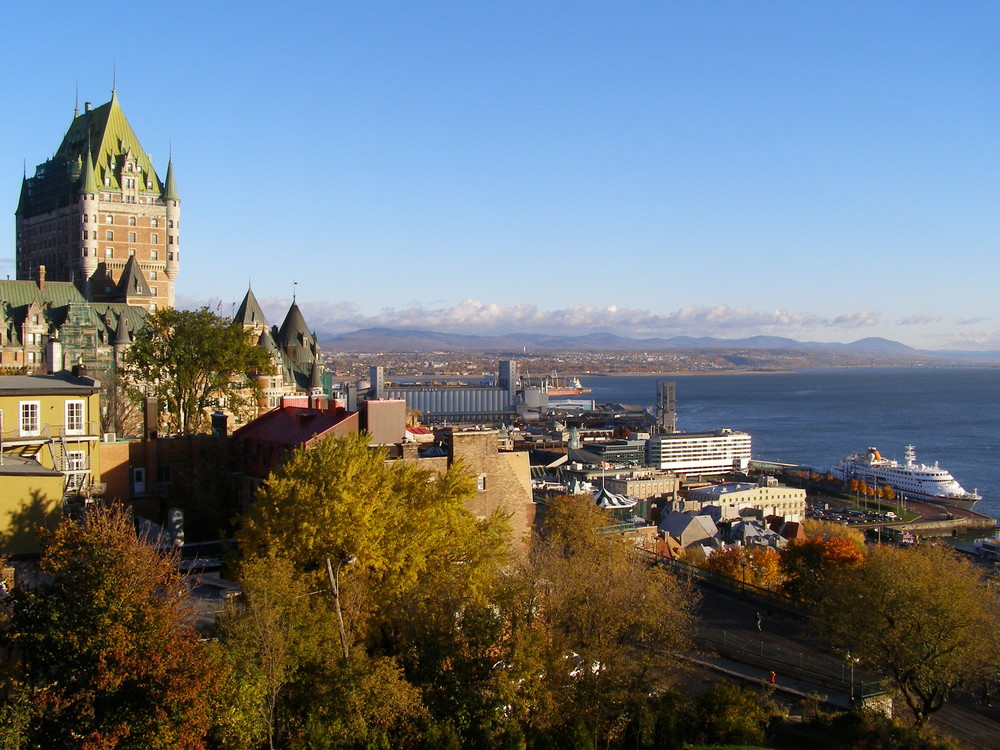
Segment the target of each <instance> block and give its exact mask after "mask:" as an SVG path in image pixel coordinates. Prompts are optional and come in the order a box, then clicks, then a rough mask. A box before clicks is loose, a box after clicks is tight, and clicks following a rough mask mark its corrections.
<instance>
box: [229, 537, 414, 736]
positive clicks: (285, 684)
mask: <svg viewBox="0 0 1000 750" xmlns="http://www.w3.org/2000/svg"><path fill="white" fill-rule="evenodd" d="M239 582H240V587H241V594H240V596H239V597H238V598H237V599H236V600H235V601H234V602H232V603H231V604H230V605H229V607H227V610H226V613H225V615H224V617H223V618H222V620H221V622H220V627H219V637H220V642H221V644H222V646H223V650H224V653H225V656H226V662H227V664H228V666H229V670H228V671H227V681H226V684H225V686H224V688H223V696H222V700H221V701H220V703H221V705H222V707H223V711H224V715H222V716H220V718H219V722H218V726H217V729H216V732H215V734H216V739H217V741H218V742H219V744H221V745H223V746H225V747H231V748H255V747H259V746H260V744H261V742H262V741H266V743H267V745H268V747H270V748H274V747H287V746H289V745H294V744H295V743H296V742H297V741H299V740H298V739H296V738H299V739H301V738H304V737H312V738H313V739H315V740H316V741H317V742H318V743H320V744H323V745H324V746H331V747H338V746H343V747H353V746H356V745H364V744H366V743H367V744H369V745H374V746H378V745H379V743H382V744H386V743H388V741H389V737H390V735H392V736H394V737H395V738H396V740H397V741H396V742H395V745H396V746H398V747H402V746H405V745H406V744H407V743H406V742H404V741H403V738H406V737H412V736H415V734H416V730H415V725H416V722H417V721H418V720H419V719H420V718H421V717H422V716H423V714H424V711H423V706H422V704H421V701H420V695H419V693H418V692H417V690H416V689H415V688H413V687H412V686H410V685H409V684H407V683H406V681H405V680H404V679H403V678H402V675H401V671H400V669H399V667H398V666H397V665H396V663H395V662H394V660H392V659H390V658H374V659H370V658H369V657H368V656H367V654H365V653H364V652H363V651H360V650H358V649H355V650H354V651H353V653H352V654H351V657H350V659H349V660H348V661H347V662H345V661H344V660H343V659H342V658H341V649H340V644H339V642H338V641H339V636H338V633H337V628H336V625H335V624H334V622H335V619H334V615H333V612H332V611H331V606H330V598H331V597H330V592H329V591H328V590H323V589H319V590H312V591H311V590H310V587H309V585H307V584H308V583H309V577H308V576H306V575H303V574H302V573H301V572H300V571H297V570H296V569H295V567H294V566H293V565H292V563H291V562H290V561H289V560H285V559H282V558H279V557H275V556H273V555H270V556H267V557H263V558H252V559H248V560H244V561H243V562H242V564H241V566H240V573H239Z"/></svg>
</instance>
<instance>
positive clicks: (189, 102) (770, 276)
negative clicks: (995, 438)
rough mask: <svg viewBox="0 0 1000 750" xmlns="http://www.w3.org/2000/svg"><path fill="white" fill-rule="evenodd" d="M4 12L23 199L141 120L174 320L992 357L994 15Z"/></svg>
mask: <svg viewBox="0 0 1000 750" xmlns="http://www.w3.org/2000/svg"><path fill="white" fill-rule="evenodd" d="M92 8H93V6H88V5H86V4H83V3H79V2H73V3H42V2H39V3H31V4H28V3H7V4H4V8H3V9H2V10H0V20H2V22H3V24H4V28H5V29H6V32H7V33H6V34H5V40H4V45H2V47H0V60H2V62H3V70H4V71H5V72H6V75H5V76H4V78H3V82H2V89H0V90H2V91H3V94H4V98H5V100H6V101H7V102H8V111H9V113H10V114H9V115H8V120H7V125H6V126H5V128H4V130H5V132H6V137H5V138H3V139H2V140H0V165H2V167H3V169H2V171H0V174H6V175H7V178H6V179H3V180H0V205H6V206H8V207H9V208H8V211H7V212H6V213H5V214H4V215H3V217H2V219H0V264H2V265H3V266H4V267H5V269H4V272H5V273H10V274H12V273H13V256H14V220H13V212H14V209H15V207H16V205H17V195H18V190H19V188H20V175H21V171H22V168H23V165H24V164H25V163H27V166H28V169H29V172H30V171H31V170H33V169H34V166H35V165H36V164H38V163H40V162H42V161H44V160H45V159H46V158H48V157H49V156H50V155H51V154H52V153H53V151H54V150H55V149H56V147H57V146H58V144H59V141H60V140H61V138H62V135H63V134H64V132H65V130H66V128H67V126H68V125H69V122H70V119H71V117H72V111H73V104H74V91H75V89H76V87H77V86H78V87H79V101H80V104H81V108H82V103H83V102H84V101H92V102H94V104H95V105H98V104H101V103H103V102H105V101H107V99H108V98H109V97H110V90H111V86H112V76H113V74H114V75H115V76H116V83H117V89H118V94H119V97H120V100H121V103H122V106H123V108H124V110H125V112H126V114H127V115H128V117H129V119H130V121H131V122H132V125H133V127H134V128H135V130H136V132H137V134H138V136H139V139H140V140H141V142H142V145H143V147H144V148H145V149H146V150H147V151H149V152H150V153H152V154H153V159H154V164H155V165H156V167H157V170H158V171H159V172H160V174H161V177H162V175H163V174H164V172H165V169H166V160H167V155H168V151H169V150H170V149H171V148H172V150H173V157H174V165H175V169H176V175H177V179H178V186H179V189H180V192H181V198H182V199H183V204H182V208H183V220H182V223H183V227H184V231H183V234H182V247H183V249H184V260H183V264H182V268H181V274H180V277H179V280H178V299H179V302H183V304H187V305H197V304H205V303H208V304H211V305H212V307H213V308H215V307H217V306H218V304H219V303H220V302H221V305H222V307H221V309H222V310H223V311H225V312H228V311H231V310H232V306H233V303H236V304H238V303H239V301H240V299H242V296H243V294H244V293H245V291H246V289H247V285H248V283H252V286H253V290H254V292H255V294H256V295H257V296H258V298H259V299H260V300H261V302H262V303H263V304H264V306H265V310H266V312H268V314H269V316H272V322H280V316H281V314H282V313H283V311H284V309H285V308H287V305H288V303H289V302H290V300H291V297H292V294H293V291H294V292H295V294H296V297H297V301H298V302H299V304H300V306H301V307H302V308H303V311H304V313H305V314H306V318H307V320H308V321H309V323H310V324H311V325H313V326H314V327H316V328H318V329H320V331H328V332H335V331H344V330H353V329H356V328H360V327H366V326H369V325H391V326H396V327H399V326H410V327H414V328H427V329H434V330H449V331H462V332H482V333H485V332H510V331H516V330H531V331H544V332H563V333H580V334H583V333H589V332H592V331H595V330H602V331H603V330H609V331H614V332H616V333H621V334H624V335H631V336H636V337H648V336H672V335H679V334H686V335H714V336H720V337H725V338H734V337H741V336H746V335H752V334H757V333H766V334H772V335H781V336H789V337H792V338H797V339H800V340H812V341H853V340H856V339H858V338H862V337H865V336H885V337H887V338H891V339H894V340H898V341H902V342H904V343H907V344H910V345H913V346H918V347H920V348H929V349H940V348H951V347H957V348H1000V296H998V295H997V294H996V291H995V290H996V287H997V279H998V271H1000V262H998V260H997V242H998V237H1000V232H998V230H1000V211H998V210H997V209H998V199H1000V169H998V166H1000V164H998V162H1000V159H998V156H1000V117H998V115H1000V75H998V73H1000V64H998V63H1000V45H998V44H997V42H996V40H997V39H998V38H1000V4H997V3H995V2H990V3H977V2H962V3H953V2H940V3H930V2H924V3H918V2H898V3H896V2H856V3H854V2H805V3H804V2H744V3H737V2H698V3H694V2H685V3H680V2H649V3H646V2H629V3H598V2H576V3H574V2H551V3H537V2H524V3H521V2H502V3H500V2H497V3H480V2H394V3H388V2H366V3H361V2H357V3H295V2H289V3H282V4H279V3H273V2H268V3H262V2H242V3H225V2H216V3H187V2H174V3H168V4H158V5H157V4H130V5H128V6H127V7H126V6H122V7H121V8H112V7H110V6H109V7H108V8H107V10H106V11H104V17H103V18H101V17H95V16H92V15H91V14H90V13H89V12H88V11H89V10H90V9H92Z"/></svg>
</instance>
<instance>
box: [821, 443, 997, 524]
mask: <svg viewBox="0 0 1000 750" xmlns="http://www.w3.org/2000/svg"><path fill="white" fill-rule="evenodd" d="M830 473H832V474H833V475H834V476H835V477H837V479H840V480H841V481H844V482H849V481H850V480H852V479H857V480H858V481H863V482H865V484H868V485H869V486H873V487H879V486H885V485H889V486H890V487H892V489H893V490H894V491H895V492H896V494H898V495H903V496H904V497H906V498H907V499H913V500H926V501H929V502H932V503H943V504H945V505H953V506H955V507H957V508H965V509H966V510H972V507H973V506H974V505H975V504H976V503H977V502H979V501H980V500H981V499H982V497H981V496H980V495H979V494H978V492H977V491H975V490H973V491H972V492H966V491H965V490H964V489H963V488H962V485H960V484H959V483H958V482H957V481H956V480H955V477H953V476H952V475H951V474H950V473H949V472H947V471H945V470H944V469H942V468H941V467H939V466H938V465H937V463H936V462H935V464H934V465H933V466H928V465H926V464H919V463H917V457H916V450H915V449H914V447H913V446H912V445H908V446H906V459H905V462H904V463H899V462H898V461H894V460H892V459H889V458H883V457H882V456H881V454H880V453H879V452H878V449H877V448H869V449H868V452H867V453H856V454H855V455H853V456H848V457H847V458H845V459H844V460H843V461H841V462H840V463H839V464H837V465H836V466H833V467H831V469H830Z"/></svg>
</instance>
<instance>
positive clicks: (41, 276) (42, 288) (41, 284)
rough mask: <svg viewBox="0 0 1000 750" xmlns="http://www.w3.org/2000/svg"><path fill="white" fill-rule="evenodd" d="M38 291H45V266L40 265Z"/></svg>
mask: <svg viewBox="0 0 1000 750" xmlns="http://www.w3.org/2000/svg"><path fill="white" fill-rule="evenodd" d="M38 291H40V292H44V291H45V266H39V267H38Z"/></svg>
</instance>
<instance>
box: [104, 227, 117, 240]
mask: <svg viewBox="0 0 1000 750" xmlns="http://www.w3.org/2000/svg"><path fill="white" fill-rule="evenodd" d="M114 238H115V233H114V232H113V231H111V230H110V229H109V230H108V231H107V232H105V233H104V239H106V240H113V239H114Z"/></svg>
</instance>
